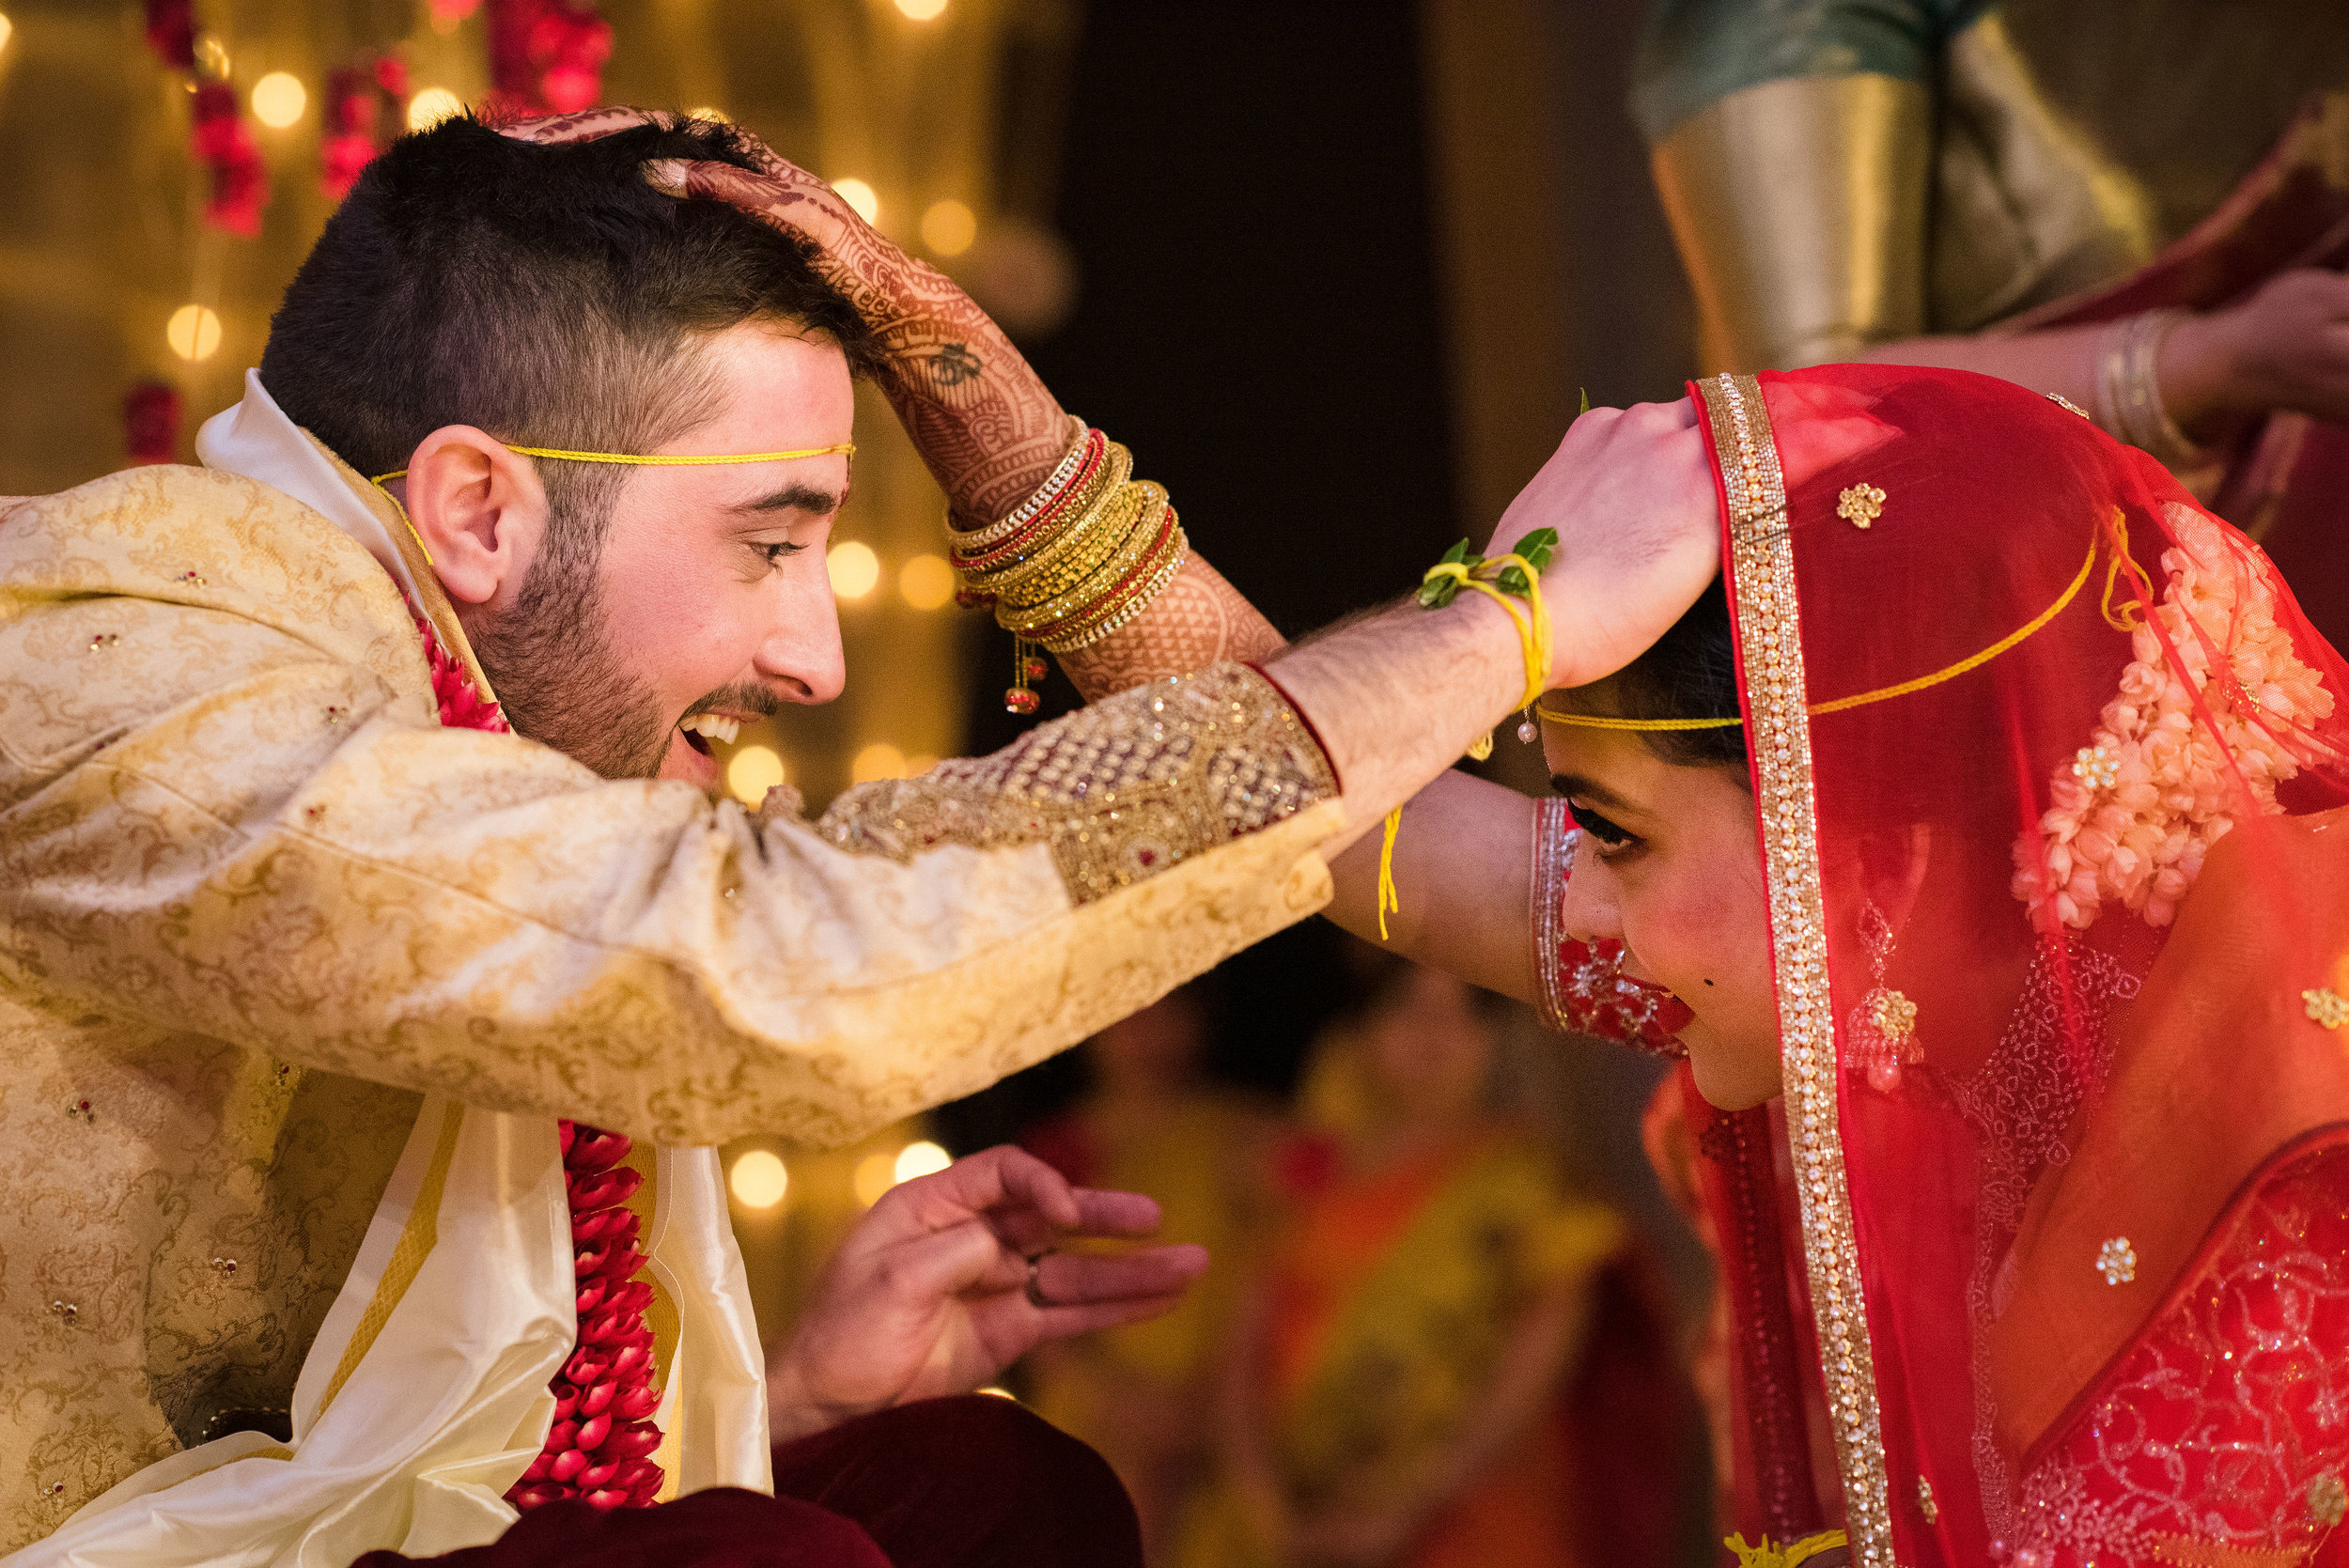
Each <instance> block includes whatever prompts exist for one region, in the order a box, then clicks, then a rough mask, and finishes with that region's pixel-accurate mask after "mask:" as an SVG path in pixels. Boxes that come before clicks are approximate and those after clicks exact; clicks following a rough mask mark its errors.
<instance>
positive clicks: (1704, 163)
mask: <svg viewBox="0 0 2349 1568" xmlns="http://www.w3.org/2000/svg"><path fill="white" fill-rule="evenodd" d="M1932 117H1933V105H1932V101H1931V98H1930V95H1928V94H1927V92H1926V91H1925V89H1924V88H1923V87H1921V86H1920V85H1917V84H1916V83H1913V82H1904V81H1900V80H1898V79H1896V78H1894V77H1890V76H1881V75H1874V74H1857V75H1850V76H1815V77H1791V78H1787V79H1784V80H1781V81H1775V82H1766V83H1764V84H1762V85H1759V86H1753V87H1747V88H1745V89H1743V90H1741V91H1738V92H1735V93H1732V94H1730V95H1729V96H1728V97H1726V98H1724V99H1722V100H1720V101H1719V102H1717V103H1714V104H1712V105H1710V106H1708V107H1707V108H1705V109H1703V110H1701V111H1700V112H1698V113H1697V114H1695V115H1692V116H1689V117H1688V119H1686V120H1684V121H1682V122H1681V124H1680V125H1678V126H1677V127H1675V128H1674V129H1673V130H1672V132H1671V134H1669V135H1668V136H1666V137H1665V138H1664V140H1663V141H1662V142H1661V143H1659V144H1658V145H1657V148H1656V152H1655V158H1654V165H1655V173H1656V184H1657V194H1659V195H1660V196H1661V197H1662V198H1663V204H1664V212H1665V216H1666V217H1667V218H1669V219H1670V220H1671V222H1672V237H1673V239H1674V240H1676V241H1678V242H1679V246H1680V258H1681V260H1682V262H1683V263H1685V264H1686V266H1687V267H1688V278H1689V282H1690V284H1691V285H1692V286H1693V287H1694V289H1695V292H1696V297H1697V314H1698V318H1699V321H1700V335H1701V339H1702V341H1701V343H1700V349H1701V350H1702V353H1703V359H1704V361H1705V364H1706V366H1707V368H1708V369H1735V370H1741V371H1745V370H1758V369H1761V368H1763V367H1764V366H1766V365H1774V366H1777V367H1779V368H1781V369H1787V368H1791V367H1793V366H1796V365H1820V364H1825V363H1827V362H1828V361H1832V360H1845V359H1853V358H1856V357H1858V356H1859V350H1860V349H1862V348H1864V347H1865V346H1867V345H1868V344H1871V343H1882V342H1887V341H1890V340H1891V339H1893V338H1900V337H1909V336H1913V335H1915V334H1918V333H1920V332H1922V331H1923V330H1924V328H1925V209H1926V203H1927V199H1928V194H1929V188H1930V187H1929V178H1930V175H1931V169H1930V166H1929V163H1930V150H1931V148H1932V146H1933V136H1932Z"/></svg>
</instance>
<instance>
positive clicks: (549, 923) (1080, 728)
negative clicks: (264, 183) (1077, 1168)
mask: <svg viewBox="0 0 2349 1568" xmlns="http://www.w3.org/2000/svg"><path fill="white" fill-rule="evenodd" d="M1336 794H1337V790H1336V782H1335V780H1334V778H1333V777H1332V775H1331V773H1330V767H1329V765H1328V763H1327V761H1326V760H1325V759H1324V758H1323V756H1322V754H1321V753H1320V750H1319V748H1318V747H1317V745H1316V744H1315V741H1314V739H1313V738H1312V737H1311V736H1310V734H1309V733H1308V732H1307V730H1306V729H1305V727H1304V726H1303V725H1302V724H1301V723H1300V722H1299V721H1298V719H1297V718H1296V717H1295V715H1294V714H1292V713H1291V711H1290V710H1289V708H1288V706H1286V704H1285V703H1283V701H1282V699H1281V698H1280V696H1279V694H1278V693H1277V691H1274V689H1273V688H1272V687H1271V686H1270V685H1269V684H1268V683H1267V682H1266V681H1265V680H1264V679H1263V678H1262V677H1261V676H1259V675H1255V674H1254V673H1253V672H1252V671H1250V670H1247V669H1244V668H1240V667H1237V666H1230V665H1225V666H1219V667H1216V668H1211V669H1208V670H1206V671H1203V672H1201V673H1200V674H1198V675H1194V676H1190V677H1188V678H1186V679H1184V680H1182V681H1179V682H1173V683H1159V684H1156V685H1153V686H1149V687H1145V688H1142V689H1140V690H1137V691H1130V692H1128V693H1126V694H1125V695H1123V696H1120V697H1118V698H1115V699H1112V701H1110V702H1107V703H1103V704H1100V705H1097V706H1095V707H1092V708H1089V709H1086V710H1085V711H1083V712H1081V713H1079V714H1076V715H1072V716H1071V717H1070V718H1068V719H1066V720H1064V721H1062V722H1058V723H1055V724H1051V725H1047V726H1044V727H1042V728H1040V729H1038V730H1037V731H1036V732H1034V734H1033V735H1031V736H1029V737H1027V738H1026V739H1024V740H1023V741H1022V742H1020V743H1019V745H1018V746H1015V747H1013V748H1012V749H1011V750H1009V751H1007V752H1004V753H999V754H998V755H996V756H993V757H988V758H982V759H977V760H974V761H969V762H957V763H950V764H947V765H944V766H942V767H941V768H938V769H936V770H935V771H933V772H932V773H931V774H929V775H928V776H926V777H925V778H923V779H918V780H910V781H903V782H894V783H890V784H876V785H869V786H866V787H864V788H863V789H859V790H856V791H852V792H851V793H850V794H849V795H848V796H846V797H844V798H843V799H842V800H840V801H839V802H838V803H837V804H836V805H835V806H834V807H833V808H832V810H831V811H829V812H828V813H826V814H825V815H824V816H823V817H822V819H821V820H819V821H817V822H816V823H814V824H808V823H803V822H801V821H799V820H797V819H796V818H790V817H783V818H778V819H770V820H764V821H762V820H758V819H754V818H753V817H752V816H750V815H746V814H744V813H743V812H742V811H741V810H740V809H739V808H738V807H736V806H734V805H732V804H730V803H719V804H713V803H712V802H710V801H709V800H707V799H706V798H705V797H704V796H703V795H702V794H701V793H700V792H699V791H697V790H694V789H692V788H690V787H687V786H684V785H681V784H661V783H649V782H626V783H612V782H607V781H603V780H600V779H598V778H596V777H595V776H594V775H592V774H591V773H589V772H587V771H586V770H585V769H583V768H581V767H579V766H578V765H577V764H575V763H573V762H571V761H569V760H568V758H565V757H563V756H561V755H559V754H558V753H554V752H552V751H551V750H548V749H547V748H544V747H541V746H538V745H536V744H534V743H532V742H529V741H526V740H521V739H519V738H516V737H507V736H496V735H489V734H483V733H479V732H474V731H466V730H447V729H443V728H441V727H440V725H439V723H438V722H437V716H436V710H435V707H434V704H433V699H432V696H431V692H430V686H429V678H428V672H427V669H426V666H425V662H424V658H423V654H422V651H421V648H420V646H419V644H418V641H417V638H416V633H415V630H414V628H413V627H412V624H411V623H410V621H409V619H408V616H407V613H406V611H405V607H404V606H403V604H402V602H401V600H400V599H399V598H398V595H397V591H396V590H395V589H394V588H393V587H392V585H391V583H390V582H389V580H388V579H387V578H386V577H385V576H384V574H383V572H382V571H381V569H380V568H378V567H376V566H375V564H374V563H373V562H372V561H371V560H370V559H368V558H367V557H366V554H365V552H364V551H361V550H360V549H359V548H358V547H357V546H356V545H354V544H352V543H351V542H350V540H349V539H348V538H346V537H345V536H342V535H341V534H339V533H337V532H335V531H334V529H333V528H331V527H330V526H328V525H327V524H326V523H325V522H324V521H323V520H320V519H319V518H318V517H317V516H316V515H315V514H313V513H310V512H308V511H307V510H306V509H305V508H303V507H301V506H300V505H296V504H295V503H293V502H291V501H289V500H288V499H287V498H286V497H284V496H282V495H279V494H278V493H277V492H275V491H273V490H271V489H267V488H266V487H262V486H257V485H255V484H252V483H251V482H249V481H245V480H241V479H236V478H234V477H232V476H228V475H225V474H212V473H208V472H203V471H196V470H188V469H147V470H137V471H132V472H131V473H129V474H118V475H116V476H114V477H112V478H109V479H105V480H101V481H98V482H97V483H95V484H92V485H89V486H85V487H83V488H82V489H78V490H74V491H70V492H68V493H66V494H65V495H62V496H58V497H53V498H46V499H43V500H40V501H38V502H36V503H34V504H33V505H29V506H26V507H23V508H21V509H20V510H19V511H18V512H17V513H15V514H14V515H13V516H12V517H11V518H10V519H9V520H8V527H7V528H6V530H5V531H0V981H5V982H6V983H8V984H10V985H13V986H19V987H21V988H22V989H23V992H24V993H25V994H26V995H27V996H29V997H31V998H33V999H34V1000H35V1001H36V1002H37V1004H39V1005H42V1006H44V1007H53V1008H61V1009H62V1008H70V1009H74V1010H77V1011H81V1012H88V1011H100V1012H104V1013H107V1014H110V1015H112V1016H115V1017H133V1016H135V1017H142V1018H145V1019H148V1020H150V1021H153V1022H155V1023H158V1024H161V1025H163V1026H165V1027H170V1028H176V1029H184V1030H190V1031H194V1032H200V1033H204V1034H210V1035H215V1036H218V1037H221V1038H225V1039H229V1040H234V1041H237V1042H239V1043H241V1044H244V1045H247V1046H249V1047H251V1048H256V1049H265V1050H269V1051H272V1052H274V1053H276V1054H277V1055H279V1056H281V1057H284V1058H286V1059H288V1060H290V1061H294V1062H299V1063H305V1064H309V1065H313V1066H318V1067H321V1068H325V1069H328V1070H330V1071H334V1072H340V1073H347V1074H350V1075H353V1076H356V1077H361V1078H366V1079H374V1080H377V1081H381V1082H385V1083H391V1084H396V1085H400V1086H404V1087H410V1088H415V1089H435V1090H441V1091H443V1092H448V1093H452V1094H458V1095H459V1096H461V1097H462V1098H464V1099H466V1100H467V1101H469V1102H470V1103H474V1104H477V1105H483V1106H487V1107H490V1108H492V1109H498V1110H530V1111H539V1112H553V1113H557V1114H562V1115H569V1116H576V1117H579V1118H582V1119H584V1120H588V1121H592V1122H595V1123H597V1124H598V1125H600V1126H613V1127H617V1128H621V1129H623V1130H626V1131H628V1132H630V1133H632V1134H636V1135H639V1136H643V1137H647V1138H651V1139H654V1140H656V1141H661V1142H668V1143H710V1142H717V1141H722V1140H724V1139H727V1138H730V1137H734V1136H737V1135H739V1134H742V1133H745V1132H748V1131H752V1130H754V1129H756V1130H765V1131H772V1132H779V1133H784V1134H787V1135H790V1136H793V1137H798V1138H803V1139H809V1140H817V1141H838V1140H847V1139H850V1138H854V1137H856V1136H858V1135H860V1134H861V1133H863V1131H865V1130H867V1129H870V1128H872V1127H874V1126H879V1125H882V1124H884V1123H886V1122H888V1121H890V1120H893V1119H894V1118H896V1117H899V1116H902V1115H905V1114H908V1113H910V1112H911V1111H913V1110H919V1109H922V1108H924V1107H926V1106H928V1105H931V1104H935V1103H937V1102H939V1101H941V1100H944V1099H948V1098H951V1097H954V1096H956V1095H958V1094H965V1093H968V1092H970V1091H972V1090H973V1089H976V1088H978V1087H980V1086H982V1085H984V1084H986V1083H988V1082H990V1081H992V1080H993V1079H996V1078H998V1077H1000V1076H1002V1075H1003V1074H1004V1073H1007V1072H1010V1071H1013V1070H1015V1069H1017V1068H1019V1067H1020V1066H1022V1065H1025V1064H1026V1063H1031V1062H1034V1061H1035V1060H1037V1059H1039V1058H1041V1057H1043V1056H1045V1055H1048V1054H1050V1052H1052V1051H1055V1050H1058V1049H1060V1048H1064V1047H1066V1046H1068V1045H1070V1044H1073V1043H1074V1042H1075V1041H1076V1040H1078V1039H1080V1038H1081V1037H1082V1036H1083V1035H1085V1034H1086V1033H1088V1032H1091V1031H1093V1030H1094V1029H1096V1028H1097V1027H1099V1026H1100V1025H1101V1024H1103V1023H1105V1022H1107V1021H1109V1020H1111V1019H1112V1018H1114V1017H1118V1016H1120V1015H1122V1014H1124V1013H1126V1012H1128V1011H1130V1010H1132V1009H1133V1008H1135V1007H1137V1006H1139V1005H1141V1004H1142V1003H1143V1002H1145V1001H1148V1000H1150V999H1151V998H1153V997H1155V996H1156V995H1158V994H1159V992H1161V991H1163V990H1165V989H1166V988H1168V987H1170V986H1173V985H1175V984H1177V983H1179V982H1180V981H1181V980H1183V979H1185V978H1188V977H1189V976H1190V975H1191V974H1193V973H1196V972H1197V971H1199V970H1204V969H1206V968H1207V967H1208V966H1210V965H1211V964H1213V963H1215V962H1216V961H1218V960H1219V959H1221V957H1223V956H1224V955H1227V954H1229V953H1231V952H1232V951H1234V950H1236V949H1237V948H1238V947H1240V946H1242V945H1245V944H1246V943H1248V942H1250V941H1253V940H1255V939H1259V938H1261V937H1263V936H1265V935H1267V934H1268V933H1269V932H1271V931H1273V930H1276V929H1278V928H1279V927H1281V926H1283V925H1284V924H1289V923H1291V922H1293V921H1295V920H1298V919H1300V918H1302V917H1303V916H1304V915H1306V914H1309V913H1311V912H1312V911H1313V910H1315V908H1319V907H1320V905H1321V904H1322V903H1323V902H1324V901H1326V899H1327V898H1328V896H1329V877H1328V874H1327V872H1326V870H1325V869H1324V867H1323V865H1322V863H1321V861H1320V859H1319V858H1318V856H1317V855H1316V853H1315V846H1317V845H1318V844H1320V843H1321V842H1322V841H1323V840H1325V839H1326V838H1327V837H1329V836H1330V833H1332V832H1333V831H1336V830H1337V829H1338V828H1339V826H1340V821H1341V816H1342V812H1341V808H1340V807H1339V806H1338V805H1337V804H1336V803H1335V800H1336Z"/></svg>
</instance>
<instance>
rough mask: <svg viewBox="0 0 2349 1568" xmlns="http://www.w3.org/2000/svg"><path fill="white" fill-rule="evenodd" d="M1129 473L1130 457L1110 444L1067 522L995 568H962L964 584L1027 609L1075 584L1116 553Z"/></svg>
mask: <svg viewBox="0 0 2349 1568" xmlns="http://www.w3.org/2000/svg"><path fill="white" fill-rule="evenodd" d="M1132 472H1133V458H1132V455H1131V454H1129V453H1128V451H1127V450H1126V449H1125V448H1124V447H1122V446H1119V445H1117V444H1116V443H1115V442H1112V443H1111V445H1110V450H1109V460H1108V461H1107V462H1106V463H1105V464H1104V465H1103V466H1102V469H1101V472H1100V474H1099V483H1098V484H1097V485H1094V486H1089V487H1088V493H1087V494H1086V495H1085V496H1083V497H1081V501H1082V505H1081V506H1078V507H1072V508H1071V510H1070V516H1069V520H1068V521H1066V523H1063V524H1060V525H1058V526H1057V529H1056V531H1055V532H1054V533H1052V534H1051V535H1050V536H1048V537H1046V538H1045V539H1043V540H1042V541H1041V542H1037V543H1034V544H1032V545H1031V546H1030V547H1029V549H1028V552H1027V553H1026V554H1025V555H1024V556H1019V555H1013V556H1009V557H1007V558H1006V564H1005V565H1003V566H1002V567H997V568H991V569H990V568H988V567H981V566H978V565H977V564H975V563H972V564H964V565H963V566H962V571H963V577H964V581H966V582H970V583H971V584H972V585H973V586H977V587H981V588H983V589H984V590H985V591H986V592H988V593H990V594H992V595H994V596H995V598H997V599H998V600H1007V601H1010V602H1012V603H1030V604H1032V603H1034V602H1035V601H1036V600H1037V599H1039V598H1050V597H1051V596H1052V595H1054V594H1056V593H1059V592H1061V591H1062V590H1063V589H1065V588H1066V587H1068V586H1069V585H1070V584H1071V583H1074V582H1079V581H1081V579H1082V578H1083V577H1084V576H1085V574H1086V573H1087V572H1089V571H1091V570H1092V569H1093V568H1094V567H1097V566H1099V565H1100V564H1101V562H1102V560H1103V559H1104V558H1105V557H1106V556H1107V555H1109V554H1110V553H1111V552H1112V551H1114V550H1115V549H1116V548H1117V545H1118V542H1119V541H1120V539H1122V538H1123V537H1124V530H1125V529H1127V528H1130V527H1131V526H1133V523H1132V520H1131V519H1130V518H1127V517H1123V516H1121V511H1122V509H1124V508H1126V507H1127V506H1128V505H1129V504H1128V502H1127V500H1126V498H1125V496H1124V493H1123V492H1124V491H1125V490H1127V489H1129V488H1130V487H1129V486H1128V475H1130V474H1132ZM1015 590H1017V591H1015Z"/></svg>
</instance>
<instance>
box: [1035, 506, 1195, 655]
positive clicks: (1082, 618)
mask: <svg viewBox="0 0 2349 1568" xmlns="http://www.w3.org/2000/svg"><path fill="white" fill-rule="evenodd" d="M1153 488H1154V489H1156V488H1157V487H1153ZM1163 495H1164V491H1163V490H1160V491H1159V496H1160V497H1162V496H1163ZM1157 500H1158V498H1153V501H1154V503H1155V502H1156V501H1157ZM1143 519H1144V520H1143V526H1142V527H1141V528H1140V529H1138V530H1137V535H1138V538H1137V541H1136V542H1137V544H1138V545H1139V548H1138V549H1135V550H1133V551H1129V552H1128V554H1126V555H1125V556H1124V557H1122V558H1121V559H1120V560H1118V561H1114V562H1112V563H1111V564H1110V566H1109V567H1106V568H1105V569H1104V570H1103V571H1102V572H1101V573H1099V574H1098V575H1097V576H1096V577H1095V578H1093V579H1092V580H1091V581H1090V582H1087V583H1086V585H1085V591H1084V592H1083V593H1082V594H1081V595H1079V594H1071V595H1068V596H1066V597H1064V598H1062V599H1061V600H1059V601H1057V603H1056V605H1055V606H1053V608H1057V607H1058V605H1066V606H1067V607H1068V608H1067V609H1066V613H1062V614H1061V615H1059V616H1058V617H1057V618H1056V619H1053V620H1049V621H1042V622H1038V623H1036V624H1034V625H1033V626H1031V627H1030V629H1029V630H1028V631H1026V632H1025V633H1023V634H1022V635H1025V636H1027V637H1028V638H1029V640H1030V641H1032V642H1043V641H1046V640H1047V639H1049V640H1050V641H1051V642H1053V643H1055V644H1065V643H1067V642H1069V641H1070V640H1071V639H1076V640H1078V641H1080V642H1089V641H1092V640H1093V637H1094V635H1095V634H1096V633H1097V631H1098V629H1099V627H1100V626H1101V624H1102V623H1104V622H1107V621H1109V620H1111V619H1112V618H1114V617H1116V616H1118V615H1120V614H1122V613H1125V612H1126V611H1127V610H1128V609H1129V608H1131V607H1132V604H1133V601H1134V599H1135V598H1136V596H1137V595H1146V594H1148V593H1151V592H1154V591H1155V590H1154V589H1152V588H1150V587H1149V584H1150V582H1152V580H1153V578H1154V577H1155V576H1156V575H1157V574H1158V573H1159V570H1160V569H1161V568H1162V567H1164V565H1165V557H1166V556H1168V555H1172V554H1174V553H1175V552H1176V551H1178V550H1179V549H1180V548H1181V546H1180V544H1179V543H1178V541H1180V540H1181V538H1182V526H1181V522H1180V520H1178V519H1177V518H1176V517H1175V508H1174V507H1173V506H1172V505H1157V504H1154V505H1151V506H1149V507H1148V508H1147V509H1146V510H1145V511H1144V513H1143Z"/></svg>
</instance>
